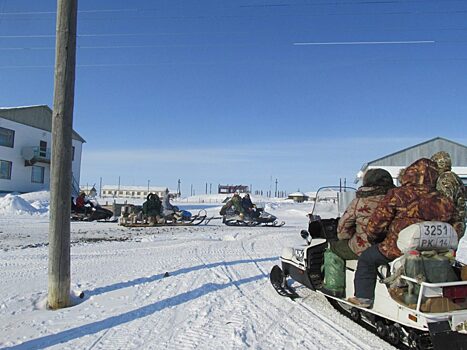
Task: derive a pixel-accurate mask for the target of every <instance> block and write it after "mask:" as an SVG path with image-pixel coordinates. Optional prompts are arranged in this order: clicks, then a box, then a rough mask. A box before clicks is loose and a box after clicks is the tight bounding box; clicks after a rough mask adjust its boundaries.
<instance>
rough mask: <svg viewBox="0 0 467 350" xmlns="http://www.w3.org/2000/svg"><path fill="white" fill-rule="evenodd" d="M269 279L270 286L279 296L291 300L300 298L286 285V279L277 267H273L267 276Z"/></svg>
mask: <svg viewBox="0 0 467 350" xmlns="http://www.w3.org/2000/svg"><path fill="white" fill-rule="evenodd" d="M269 279H270V281H271V284H272V286H273V287H274V289H275V290H276V292H277V293H278V294H279V295H280V296H283V297H288V298H290V299H292V300H294V299H297V298H300V295H298V294H297V292H296V291H295V290H294V289H293V288H292V287H290V286H289V285H288V284H287V279H286V278H285V275H284V273H283V272H282V270H281V268H280V267H279V266H277V265H274V266H273V268H272V270H271V272H270V274H269Z"/></svg>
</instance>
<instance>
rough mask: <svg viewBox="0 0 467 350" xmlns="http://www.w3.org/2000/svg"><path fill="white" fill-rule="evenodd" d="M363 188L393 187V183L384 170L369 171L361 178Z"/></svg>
mask: <svg viewBox="0 0 467 350" xmlns="http://www.w3.org/2000/svg"><path fill="white" fill-rule="evenodd" d="M363 186H365V187H378V186H381V187H388V188H392V187H394V181H393V180H392V176H391V174H389V172H388V171H387V170H384V169H379V168H378V169H369V170H368V171H367V172H366V173H365V176H364V177H363Z"/></svg>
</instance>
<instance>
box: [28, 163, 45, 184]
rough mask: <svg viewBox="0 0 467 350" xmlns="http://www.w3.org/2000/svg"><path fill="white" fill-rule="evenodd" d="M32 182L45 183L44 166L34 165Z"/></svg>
mask: <svg viewBox="0 0 467 350" xmlns="http://www.w3.org/2000/svg"><path fill="white" fill-rule="evenodd" d="M31 182H34V183H38V184H43V183H44V167H43V166H36V165H34V166H33V167H32V169H31Z"/></svg>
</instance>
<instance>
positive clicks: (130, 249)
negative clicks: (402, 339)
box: [0, 193, 393, 350]
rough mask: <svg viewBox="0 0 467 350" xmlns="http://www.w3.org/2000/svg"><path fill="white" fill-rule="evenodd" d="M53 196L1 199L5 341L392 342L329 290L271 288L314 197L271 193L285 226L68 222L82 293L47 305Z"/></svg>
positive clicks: (226, 345)
mask: <svg viewBox="0 0 467 350" xmlns="http://www.w3.org/2000/svg"><path fill="white" fill-rule="evenodd" d="M46 197H47V193H42V194H41V193H38V194H27V195H21V196H18V195H16V196H15V195H8V196H6V197H2V198H0V281H1V287H0V324H1V327H0V348H1V349H286V350H290V349H355V350H357V349H393V348H392V347H391V346H390V345H388V344H387V343H385V342H384V341H382V340H380V339H379V338H378V337H377V336H375V335H373V334H371V333H369V332H368V331H366V330H364V329H363V328H361V327H360V326H358V325H355V324H354V323H353V322H352V321H351V320H349V319H347V318H346V317H345V316H343V315H341V314H339V313H338V312H337V311H335V310H334V309H333V308H332V306H330V305H329V304H328V302H327V301H326V299H325V298H324V297H323V296H321V295H319V294H317V293H314V292H312V291H310V290H308V289H306V288H304V287H301V286H300V285H298V284H295V285H294V286H295V287H297V291H298V293H299V294H300V295H301V296H303V298H301V299H298V300H297V301H295V302H294V301H291V300H289V299H287V298H284V297H281V296H279V295H278V294H277V293H276V292H275V291H274V289H273V288H272V287H271V285H270V283H269V277H268V273H269V271H270V269H271V267H272V266H273V265H274V264H277V263H278V262H279V260H278V256H279V254H280V252H281V249H282V247H283V246H288V245H297V244H301V243H302V239H301V238H300V235H299V232H300V230H301V229H304V228H306V227H307V218H306V216H305V214H306V213H308V212H309V211H310V210H311V207H312V204H310V203H304V204H295V203H290V202H278V203H269V204H268V205H267V206H266V210H267V211H269V212H271V213H272V214H275V215H276V216H278V218H279V219H280V220H284V221H285V222H286V225H285V226H284V227H281V228H259V227H254V228H248V227H240V228H236V227H228V226H225V225H223V224H222V223H221V221H220V220H216V221H215V220H213V221H211V222H210V223H209V225H206V226H196V227H161V228H133V229H130V228H124V227H120V226H118V225H117V224H116V223H96V222H93V223H88V222H75V223H72V237H71V239H72V242H73V243H72V246H71V270H72V276H71V280H72V290H73V292H74V294H79V292H80V291H84V298H83V299H79V298H77V297H74V298H73V300H75V301H76V305H74V306H72V307H69V308H66V309H61V310H56V311H50V310H47V309H46V307H45V304H46V295H47V265H48V247H47V234H48V199H47V198H46ZM253 199H254V198H253ZM219 208H220V207H219V206H217V207H211V208H209V209H208V212H209V213H210V214H217V212H218V211H219ZM315 212H316V213H318V214H321V215H322V216H323V217H331V216H334V215H335V214H336V208H335V205H334V204H332V203H318V205H317V208H316V210H315ZM166 272H168V275H169V276H168V277H164V274H165V273H166Z"/></svg>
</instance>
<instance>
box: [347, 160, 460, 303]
mask: <svg viewBox="0 0 467 350" xmlns="http://www.w3.org/2000/svg"><path fill="white" fill-rule="evenodd" d="M437 178H438V170H437V167H436V163H435V162H433V161H432V160H430V159H427V158H421V159H419V160H417V161H415V162H414V163H412V164H411V165H409V166H408V167H407V168H406V169H405V170H404V171H403V173H402V174H401V176H400V180H401V186H400V187H396V188H394V189H392V190H389V192H388V193H387V195H386V196H385V197H384V198H383V200H382V201H381V202H380V203H379V205H378V207H377V208H376V209H375V211H374V212H373V214H372V216H371V217H370V220H369V221H368V225H367V227H366V234H367V235H368V239H369V241H370V242H375V241H380V240H381V239H383V240H382V242H381V243H378V244H375V245H372V246H371V247H369V248H368V249H367V250H365V251H364V252H363V253H362V254H361V255H360V256H359V258H358V264H357V270H356V271H355V279H354V287H355V296H354V297H351V298H349V299H348V301H349V302H351V303H352V304H354V305H357V306H360V307H365V308H368V307H371V306H372V305H373V300H374V296H375V286H376V277H377V269H378V266H381V265H385V264H388V263H389V262H391V261H393V260H394V259H396V258H398V257H400V256H401V255H402V252H401V251H400V250H399V248H398V247H397V239H398V238H399V232H400V231H401V230H403V229H404V228H406V227H408V226H410V225H411V224H414V223H417V222H421V221H444V222H448V221H449V220H450V219H451V216H452V214H453V212H454V205H453V203H452V201H451V200H449V199H448V198H446V197H444V196H442V195H441V194H440V193H439V192H437V191H436V188H435V186H436V180H437ZM386 231H387V235H386V236H384V234H385V232H386Z"/></svg>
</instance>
